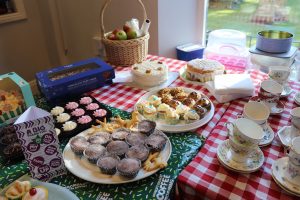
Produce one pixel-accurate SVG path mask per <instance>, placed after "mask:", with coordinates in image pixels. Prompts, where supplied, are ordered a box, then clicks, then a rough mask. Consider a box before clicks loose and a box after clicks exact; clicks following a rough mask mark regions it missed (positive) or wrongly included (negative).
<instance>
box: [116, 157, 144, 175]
mask: <svg viewBox="0 0 300 200" xmlns="http://www.w3.org/2000/svg"><path fill="white" fill-rule="evenodd" d="M140 169H141V161H140V160H138V159H135V158H124V159H123V160H121V161H120V162H119V163H118V164H117V170H118V172H119V173H120V175H122V176H125V177H127V178H134V177H136V175H137V174H138V172H139V170H140Z"/></svg>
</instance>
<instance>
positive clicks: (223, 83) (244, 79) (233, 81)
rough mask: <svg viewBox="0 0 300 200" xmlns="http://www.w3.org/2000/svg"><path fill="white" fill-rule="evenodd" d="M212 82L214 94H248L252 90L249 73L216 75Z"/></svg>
mask: <svg viewBox="0 0 300 200" xmlns="http://www.w3.org/2000/svg"><path fill="white" fill-rule="evenodd" d="M213 83H214V86H213V89H214V93H215V94H216V95H229V94H244V95H249V96H250V95H252V94H253V91H254V85H253V83H252V80H251V78H250V75H249V74H222V75H216V76H215V79H214V82H213Z"/></svg>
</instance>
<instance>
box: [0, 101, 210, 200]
mask: <svg viewBox="0 0 300 200" xmlns="http://www.w3.org/2000/svg"><path fill="white" fill-rule="evenodd" d="M38 106H39V107H42V108H44V109H47V106H45V104H44V102H39V103H38ZM107 108H108V109H110V110H111V111H112V113H113V115H115V116H116V115H120V116H121V117H122V118H129V117H130V113H128V112H125V111H122V110H119V109H116V108H112V107H110V106H107ZM167 135H168V137H169V139H170V141H171V143H172V154H171V157H170V159H169V161H168V166H167V167H166V168H165V169H163V170H160V171H159V172H157V173H155V174H154V175H152V176H149V177H147V178H145V179H142V180H139V181H137V182H132V183H126V184H119V185H103V184H95V183H91V182H87V181H85V180H82V179H80V178H77V177H76V176H74V175H72V174H71V173H67V174H64V175H61V176H58V177H55V178H53V179H52V180H51V181H50V182H52V183H55V184H58V185H61V186H63V187H66V188H68V189H70V190H71V191H72V192H74V193H75V194H76V195H77V196H78V197H79V198H80V199H84V200H87V199H128V198H130V199H169V198H170V196H171V195H172V194H174V193H173V192H172V191H173V190H174V185H175V182H176V178H177V176H178V174H179V173H180V172H181V170H182V169H183V168H184V167H185V166H186V165H187V164H188V163H189V162H190V161H191V159H192V158H193V157H194V156H195V155H196V154H197V152H198V151H199V148H200V147H201V146H202V144H203V141H204V140H203V138H199V137H198V136H197V135H195V134H193V133H176V134H167ZM67 142H68V140H67V139H65V140H62V141H61V149H62V150H63V148H64V147H65V145H66V144H67ZM28 172H29V170H28V168H27V163H26V162H25V161H22V162H19V163H14V164H13V163H6V162H4V159H3V157H1V156H0V188H3V187H5V186H6V185H8V184H9V183H11V182H13V181H14V180H16V179H18V178H19V177H20V176H22V175H24V174H25V173H28Z"/></svg>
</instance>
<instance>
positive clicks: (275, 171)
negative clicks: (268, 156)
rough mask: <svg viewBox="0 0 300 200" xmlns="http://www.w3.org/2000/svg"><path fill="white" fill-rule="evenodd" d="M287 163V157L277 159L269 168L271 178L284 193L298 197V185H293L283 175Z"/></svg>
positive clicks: (299, 192)
mask: <svg viewBox="0 0 300 200" xmlns="http://www.w3.org/2000/svg"><path fill="white" fill-rule="evenodd" d="M288 162H289V158H288V157H283V158H279V159H278V160H276V161H275V162H273V165H272V168H271V171H272V177H273V179H274V180H275V182H276V183H277V184H278V185H279V186H280V187H281V188H282V189H284V190H285V191H286V192H288V193H290V194H293V195H296V196H298V197H300V184H299V185H296V184H293V183H291V182H290V181H288V180H287V179H286V178H285V177H284V173H285V170H286V169H287V165H288Z"/></svg>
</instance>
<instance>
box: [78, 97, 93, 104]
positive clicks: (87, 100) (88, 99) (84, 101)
mask: <svg viewBox="0 0 300 200" xmlns="http://www.w3.org/2000/svg"><path fill="white" fill-rule="evenodd" d="M92 102H93V99H92V98H91V97H82V98H81V99H80V100H79V103H80V104H81V105H84V106H86V105H88V104H90V103H92Z"/></svg>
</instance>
